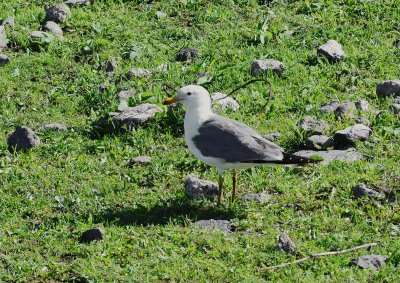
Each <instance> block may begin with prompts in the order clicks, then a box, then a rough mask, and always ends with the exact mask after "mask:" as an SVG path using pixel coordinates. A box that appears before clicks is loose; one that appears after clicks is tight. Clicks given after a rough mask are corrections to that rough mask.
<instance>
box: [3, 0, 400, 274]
mask: <svg viewBox="0 0 400 283" xmlns="http://www.w3.org/2000/svg"><path fill="white" fill-rule="evenodd" d="M55 3H56V1H46V2H44V1H38V0H35V1H17V0H11V1H2V2H1V3H0V19H4V18H6V17H9V16H14V17H15V18H16V27H15V30H14V31H10V30H9V31H8V37H9V39H10V41H11V42H10V48H9V49H8V50H6V51H5V54H7V55H8V56H9V57H10V58H11V62H10V63H9V64H8V65H6V66H4V67H1V68H0V85H1V87H0V193H1V197H0V249H1V251H2V252H1V254H0V281H2V282H60V281H66V282H146V281H159V282H164V281H172V282H189V281H190V282H206V281H208V282H219V281H220V282H235V281H236V282H237V281H241V282H264V281H280V282H286V281H298V282H366V281H368V282H395V281H398V280H399V278H400V271H399V264H400V253H399V250H400V240H399V236H400V232H399V229H400V212H399V203H398V201H397V200H396V201H395V202H390V201H389V200H388V199H385V200H381V201H377V200H369V199H361V200H354V199H353V198H352V196H351V188H352V186H353V185H355V184H357V183H360V182H367V183H370V184H374V185H377V186H379V187H383V188H390V189H391V190H392V198H397V199H398V198H399V189H400V186H399V178H400V169H399V162H400V154H399V150H398V149H399V142H400V136H399V130H398V129H399V127H400V122H399V117H398V116H397V117H396V116H395V115H393V114H392V113H391V112H390V111H389V112H387V113H386V114H384V115H381V116H380V117H379V118H376V116H375V114H374V113H373V112H370V113H364V115H366V117H367V118H369V119H370V120H371V122H372V129H373V135H372V137H371V138H370V140H369V142H368V143H358V144H357V148H358V150H359V151H360V152H362V153H364V154H366V155H369V156H371V157H372V158H371V160H368V161H357V162H354V163H350V164H347V163H341V162H333V163H331V164H330V165H328V166H314V167H312V168H304V169H300V170H298V169H288V168H282V167H257V168H253V169H249V170H242V171H240V179H239V184H240V192H241V193H244V192H250V191H256V192H260V191H267V192H268V193H271V194H273V198H272V200H271V201H270V202H269V203H267V204H265V205H257V204H248V205H242V204H238V203H234V204H228V203H226V206H224V207H222V208H217V207H216V206H215V204H214V203H212V202H209V201H194V200H190V199H188V198H186V197H185V196H184V180H185V178H186V176H187V175H188V174H191V173H193V174H196V175H197V176H199V177H201V178H205V179H208V180H217V172H216V170H215V169H212V168H208V167H207V166H206V165H203V164H202V163H200V162H199V161H197V160H196V159H195V158H194V157H193V156H192V155H191V154H190V152H189V151H188V149H187V148H186V146H185V142H184V138H183V112H182V111H180V112H177V113H175V114H174V115H167V114H160V115H158V116H157V117H156V119H155V121H154V122H153V123H151V124H150V125H148V126H146V127H139V128H137V129H136V131H134V132H122V133H116V134H110V135H105V136H101V137H94V136H93V128H92V125H93V123H94V122H95V121H96V120H98V119H99V118H100V117H102V116H103V115H104V114H106V113H108V112H110V111H115V110H116V108H117V107H118V101H117V99H116V93H117V92H118V91H120V90H126V89H131V90H134V91H136V92H137V93H144V95H142V97H147V98H148V96H149V95H148V94H147V93H148V92H150V93H151V97H150V98H149V100H148V102H151V103H157V104H159V105H161V102H162V101H163V99H165V94H164V92H163V91H162V85H163V84H164V83H168V84H170V85H173V86H183V85H187V84H190V83H195V82H197V79H198V77H199V73H201V72H208V73H210V74H211V76H212V77H213V80H212V82H211V83H209V84H207V85H206V87H207V88H208V89H209V90H210V91H222V92H229V91H230V90H232V89H234V88H235V87H236V86H237V85H240V84H242V83H244V82H246V81H248V80H249V79H251V77H250V75H249V68H250V65H251V62H252V61H253V60H254V59H259V58H273V59H277V60H280V61H282V62H284V64H285V66H286V71H285V72H284V74H283V75H282V76H278V75H276V74H272V73H269V74H266V76H265V77H266V78H267V79H269V80H270V81H271V82H272V84H273V90H274V98H273V100H272V101H271V103H270V105H269V107H267V109H266V113H264V114H260V115H258V114H257V111H258V109H259V107H261V106H262V105H263V104H264V102H265V99H266V98H267V97H268V87H267V86H265V85H263V84H262V83H257V84H253V85H251V86H248V87H246V88H245V89H242V90H241V91H239V92H238V93H236V94H235V95H234V97H235V98H236V99H237V100H238V101H239V103H240V104H241V108H240V110H239V111H238V112H236V113H231V112H227V113H225V115H226V116H229V117H231V118H235V119H237V120H240V121H243V122H245V123H247V124H249V125H250V126H252V127H253V128H255V129H256V130H257V131H259V132H260V133H263V134H267V133H271V132H276V131H279V132H280V133H281V134H282V138H281V139H280V140H279V141H278V144H279V145H281V146H283V147H285V148H286V149H287V150H288V151H289V152H293V151H295V150H296V149H298V148H301V147H302V146H303V144H304V142H305V139H306V135H305V134H304V133H302V132H300V131H299V129H298V127H297V126H296V123H297V121H298V120H300V119H301V117H303V116H304V115H311V116H314V117H315V118H321V119H325V120H326V121H328V122H329V123H330V125H331V128H330V130H329V134H332V133H334V132H335V131H336V130H339V129H343V128H345V127H346V126H348V125H351V124H354V121H352V120H351V119H344V120H340V121H337V120H336V119H335V117H334V116H333V115H330V114H323V113H320V112H319V110H318V109H319V106H320V105H322V104H323V103H325V102H328V101H330V100H332V99H339V100H340V101H345V100H351V101H356V100H357V99H366V100H368V101H369V102H370V104H371V106H372V107H373V108H374V109H375V110H388V109H389V107H390V103H391V100H392V98H385V99H381V98H378V97H377V96H376V95H375V87H376V85H377V83H379V82H381V81H383V80H387V79H398V78H399V77H398V75H399V73H400V56H399V55H400V49H399V48H398V47H396V46H395V45H394V40H395V39H396V38H398V37H399V35H398V33H396V30H397V31H398V30H399V29H400V26H399V19H400V4H399V3H397V1H384V0H377V1H350V0H348V1H314V2H310V1H251V0H248V1H246V0H242V1H240V0H232V1H212V3H211V2H210V1H205V0H202V1H194V0H185V1H183V0H182V1H170V0H168V1H122V0H121V1H117V0H115V1H113V0H103V1H95V3H94V4H93V5H90V6H87V7H79V8H76V7H75V8H72V9H71V10H72V16H71V17H70V18H69V19H68V21H67V22H66V23H63V24H62V28H63V30H64V33H65V34H64V37H65V40H64V41H62V42H61V41H57V40H56V41H54V42H51V43H46V44H44V45H40V46H33V45H32V44H31V42H30V41H29V34H30V32H31V31H33V30H37V29H39V28H40V25H41V22H42V21H43V19H44V15H45V14H44V9H43V8H44V6H45V5H52V4H55ZM157 11H164V12H165V13H166V14H167V16H166V17H165V18H157V17H156V12H157ZM329 39H336V40H338V41H339V42H341V43H342V44H343V46H344V50H345V52H346V54H347V56H346V58H345V60H343V61H341V62H338V63H330V62H329V61H328V60H326V59H325V58H323V57H319V56H317V54H316V47H317V46H319V45H321V44H322V43H324V42H326V41H327V40H329ZM183 47H196V48H198V49H199V50H200V52H201V57H200V58H199V59H198V60H196V61H195V62H193V63H192V64H186V63H179V62H175V54H176V52H177V51H179V50H180V49H181V48H183ZM114 57H115V58H117V60H118V68H117V70H116V73H115V75H114V77H112V78H107V76H106V74H105V73H104V72H103V71H102V70H99V69H98V66H99V64H100V62H102V61H104V60H108V59H110V58H114ZM161 64H168V66H169V70H168V71H167V72H157V71H156V67H157V66H159V65H161ZM133 67H141V68H147V69H150V70H152V71H153V74H152V76H151V77H150V78H142V79H135V80H131V81H127V80H125V79H124V78H123V77H124V75H125V73H126V72H127V71H128V70H129V69H130V68H133ZM101 83H105V84H106V85H107V89H106V90H105V91H103V92H101V91H100V90H99V89H98V85H99V84H101ZM134 101H135V103H140V102H141V99H137V100H134ZM164 109H165V108H164ZM45 122H60V123H63V124H66V125H67V126H68V127H69V129H70V130H69V131H68V132H65V133H58V132H40V133H38V134H39V136H40V138H41V145H40V147H38V148H36V149H33V150H30V151H27V152H17V153H13V152H10V151H8V149H7V137H8V135H9V134H10V133H11V132H12V131H13V130H14V129H15V127H16V126H17V125H27V126H29V127H32V128H33V129H37V128H38V127H40V126H41V125H42V124H43V123H45ZM138 155H149V156H151V157H152V158H153V163H152V164H151V165H150V166H144V167H141V166H134V167H133V168H130V167H129V166H128V164H129V160H130V159H131V158H133V157H135V156H138ZM226 175H228V174H226ZM226 182H227V185H228V186H230V185H231V183H230V180H229V178H228V176H226ZM334 189H335V190H336V193H334V194H332V191H333V190H334ZM226 197H228V194H227V195H226ZM293 207H295V208H297V209H294V208H293ZM208 218H223V219H230V220H231V221H232V222H233V223H234V224H235V225H236V227H237V231H235V232H233V233H232V234H231V235H228V236H227V235H224V234H222V233H220V232H218V231H215V232H210V231H202V230H199V229H196V228H193V227H192V226H190V223H191V222H193V221H196V220H199V219H208ZM97 226H98V227H103V228H104V230H105V240H104V241H100V242H95V243H91V244H83V243H81V242H80V241H79V237H80V235H81V233H82V232H83V231H85V230H86V229H89V228H92V227H97ZM281 233H288V234H289V235H290V236H291V238H292V239H293V240H294V242H295V243H296V245H297V246H298V256H304V255H307V254H308V253H317V252H323V251H330V250H338V249H345V248H350V247H352V246H356V245H360V244H363V243H367V242H379V245H378V246H377V247H374V248H373V249H372V250H371V251H366V250H360V251H357V252H354V253H350V254H343V255H337V256H332V257H325V258H321V259H315V260H311V261H308V262H305V263H301V264H298V265H295V266H290V267H286V268H283V269H278V270H273V271H266V272H261V271H260V268H262V267H263V266H270V265H276V264H280V263H282V262H288V261H292V260H295V259H296V256H294V255H287V254H285V253H283V252H279V251H276V250H275V245H276V238H277V235H279V234H281ZM368 253H374V254H383V255H387V256H389V260H388V262H387V265H386V267H384V268H382V269H380V270H379V271H371V270H361V269H358V268H356V267H351V266H349V262H350V260H351V259H352V258H355V257H357V256H359V255H364V254H368Z"/></svg>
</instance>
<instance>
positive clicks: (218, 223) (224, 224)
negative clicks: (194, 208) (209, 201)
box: [193, 219, 233, 234]
mask: <svg viewBox="0 0 400 283" xmlns="http://www.w3.org/2000/svg"><path fill="white" fill-rule="evenodd" d="M193 225H194V226H197V227H199V228H202V229H206V230H220V231H222V232H223V233H225V234H228V233H230V232H232V229H233V226H232V223H231V222H230V221H228V220H214V219H209V220H199V221H196V222H194V223H193Z"/></svg>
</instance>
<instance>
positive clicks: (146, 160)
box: [129, 156, 151, 166]
mask: <svg viewBox="0 0 400 283" xmlns="http://www.w3.org/2000/svg"><path fill="white" fill-rule="evenodd" d="M135 164H139V165H148V164H151V157H150V156H137V157H135V158H132V159H131V160H130V161H129V165H130V166H132V165H135Z"/></svg>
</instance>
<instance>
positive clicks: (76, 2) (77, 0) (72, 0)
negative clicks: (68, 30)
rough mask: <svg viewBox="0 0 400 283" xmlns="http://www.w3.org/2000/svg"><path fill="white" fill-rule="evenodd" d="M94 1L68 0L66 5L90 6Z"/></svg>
mask: <svg viewBox="0 0 400 283" xmlns="http://www.w3.org/2000/svg"><path fill="white" fill-rule="evenodd" d="M91 2H92V0H68V1H65V2H64V4H66V5H70V6H84V5H90V4H91Z"/></svg>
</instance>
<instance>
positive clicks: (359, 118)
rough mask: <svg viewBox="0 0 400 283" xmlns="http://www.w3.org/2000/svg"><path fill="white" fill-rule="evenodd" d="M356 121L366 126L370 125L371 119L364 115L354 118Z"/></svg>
mask: <svg viewBox="0 0 400 283" xmlns="http://www.w3.org/2000/svg"><path fill="white" fill-rule="evenodd" d="M356 123H357V124H363V125H364V126H367V127H369V126H371V121H370V120H368V119H367V118H364V117H358V118H356Z"/></svg>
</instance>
